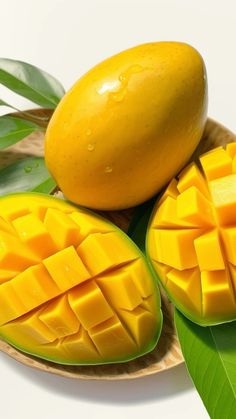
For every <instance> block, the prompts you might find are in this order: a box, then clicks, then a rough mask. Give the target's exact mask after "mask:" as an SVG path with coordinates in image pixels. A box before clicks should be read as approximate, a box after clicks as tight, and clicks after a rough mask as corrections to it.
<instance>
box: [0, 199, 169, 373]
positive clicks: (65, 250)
mask: <svg viewBox="0 0 236 419" xmlns="http://www.w3.org/2000/svg"><path fill="white" fill-rule="evenodd" d="M0 307H1V310H0V336H1V337H2V338H3V339H4V340H6V341H7V342H8V343H10V344H12V345H13V346H15V347H16V348H19V349H20V350H21V351H25V352H27V353H29V354H32V355H34V356H37V357H41V358H44V359H47V360H49V361H53V362H56V363H61V364H72V365H84V364H104V363H109V362H112V363H114V362H121V361H122V362H124V361H127V360H130V359H134V358H136V357H138V356H141V355H143V354H144V353H146V352H147V351H150V350H152V349H153V348H154V346H155V344H156V342H157V340H158V337H159V335H160V330H161V327H162V313H161V307H160V296H159V293H158V289H157V286H156V284H155V282H154V278H153V275H152V273H151V271H150V270H149V267H148V265H147V263H146V261H145V259H144V257H143V255H142V253H141V252H140V250H139V249H138V248H137V247H136V246H135V245H134V244H133V243H132V242H131V240H130V239H129V238H128V237H127V236H126V235H125V234H124V233H123V232H122V231H121V230H119V229H118V228H117V227H116V226H114V225H113V224H111V223H110V222H109V221H106V220H105V219H103V218H102V217H100V216H97V215H95V214H93V213H92V212H90V211H87V210H85V209H78V208H77V207H75V206H73V205H71V204H69V203H67V202H66V201H63V200H60V199H56V198H52V197H50V196H46V195H40V194H35V193H33V194H30V193H26V194H17V195H9V196H6V197H1V205H0ZM122 310H128V311H127V313H128V314H127V313H126V312H125V313H124V315H123V316H122V315H121V314H119V311H122Z"/></svg>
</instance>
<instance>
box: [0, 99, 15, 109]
mask: <svg viewBox="0 0 236 419" xmlns="http://www.w3.org/2000/svg"><path fill="white" fill-rule="evenodd" d="M0 106H7V107H8V108H12V109H16V108H14V106H11V105H10V104H9V103H7V102H5V101H4V100H2V99H0Z"/></svg>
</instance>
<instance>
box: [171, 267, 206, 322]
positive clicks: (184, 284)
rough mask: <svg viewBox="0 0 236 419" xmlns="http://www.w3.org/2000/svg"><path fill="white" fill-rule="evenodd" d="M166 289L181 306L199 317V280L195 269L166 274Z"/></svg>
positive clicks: (200, 306)
mask: <svg viewBox="0 0 236 419" xmlns="http://www.w3.org/2000/svg"><path fill="white" fill-rule="evenodd" d="M167 287H168V289H169V290H170V291H171V293H173V295H174V296H175V298H176V299H177V300H178V301H179V302H180V303H181V304H182V305H183V306H186V307H187V308H188V309H189V310H190V311H193V312H196V313H197V314H198V315H201V310H202V302H201V280H200V275H199V271H198V269H197V268H195V269H186V270H185V271H183V272H181V271H178V270H176V269H172V270H171V271H169V272H168V273H167Z"/></svg>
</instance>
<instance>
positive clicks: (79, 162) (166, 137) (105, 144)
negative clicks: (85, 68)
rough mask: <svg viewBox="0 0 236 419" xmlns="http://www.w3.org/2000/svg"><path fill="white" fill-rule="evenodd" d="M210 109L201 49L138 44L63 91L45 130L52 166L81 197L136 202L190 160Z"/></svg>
mask: <svg viewBox="0 0 236 419" xmlns="http://www.w3.org/2000/svg"><path fill="white" fill-rule="evenodd" d="M206 112H207V81H206V73H205V66H204V62H203V59H202V57H201V56H200V54H199V53H198V52H197V51H196V50H195V49H194V48H192V47H191V46H189V45H187V44H184V43H178V42H156V43H149V44H144V45H139V46H137V47H134V48H131V49H128V50H126V51H123V52H121V53H119V54H117V55H115V56H113V57H111V58H108V59H107V60H105V61H103V62H102V63H100V64H98V65H97V66H95V67H94V68H92V69H91V70H90V71H89V72H88V73H86V74H85V75H84V76H83V77H81V79H79V80H78V81H77V83H76V84H75V85H74V86H73V87H72V88H71V89H70V90H69V91H68V93H67V94H66V95H65V96H64V97H63V98H62V100H61V102H60V103H59V105H58V107H57V108H56V110H55V112H54V114H53V116H52V118H51V121H50V123H49V125H48V128H47V132H46V140H45V158H46V164H47V167H48V169H49V171H50V172H51V174H52V176H53V177H54V178H55V180H56V181H57V183H58V185H59V186H60V188H61V190H62V191H63V193H64V195H65V196H66V197H67V198H68V199H70V200H71V201H73V202H75V203H77V204H80V205H84V206H86V207H88V208H95V209H105V210H107V209H123V208H128V207H132V206H134V205H137V204H140V203H141V202H144V201H145V200H147V199H148V198H150V197H151V196H153V195H154V194H155V193H157V192H158V191H159V190H160V189H161V188H162V187H163V186H164V185H165V184H166V183H167V182H168V181H169V180H170V179H171V177H173V176H174V175H175V173H176V172H178V171H179V170H180V169H181V168H182V167H183V166H184V164H186V162H187V161H188V159H189V157H190V156H191V154H192V152H193V151H194V149H195V148H196V146H197V144H198V143H199V140H200V138H201V135H202V132H203V128H204V124H205V121H206Z"/></svg>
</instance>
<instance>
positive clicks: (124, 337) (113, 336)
mask: <svg viewBox="0 0 236 419" xmlns="http://www.w3.org/2000/svg"><path fill="white" fill-rule="evenodd" d="M89 335H90V337H91V339H92V340H93V342H94V344H95V346H96V348H97V349H98V351H99V353H100V354H101V355H102V356H103V357H105V358H106V357H107V358H108V359H111V360H112V359H113V357H114V356H117V355H119V353H120V351H122V350H125V351H126V352H132V351H135V350H137V349H136V348H137V345H136V343H135V341H134V340H133V338H132V337H131V335H130V334H129V333H128V331H127V330H126V328H125V327H124V326H123V324H122V323H121V321H120V320H119V319H118V317H116V316H114V317H112V318H111V319H109V320H107V321H105V322H104V323H101V324H99V325H97V326H95V327H94V328H92V329H90V331H89ZM112 341H113V347H112V345H111V342H112Z"/></svg>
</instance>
